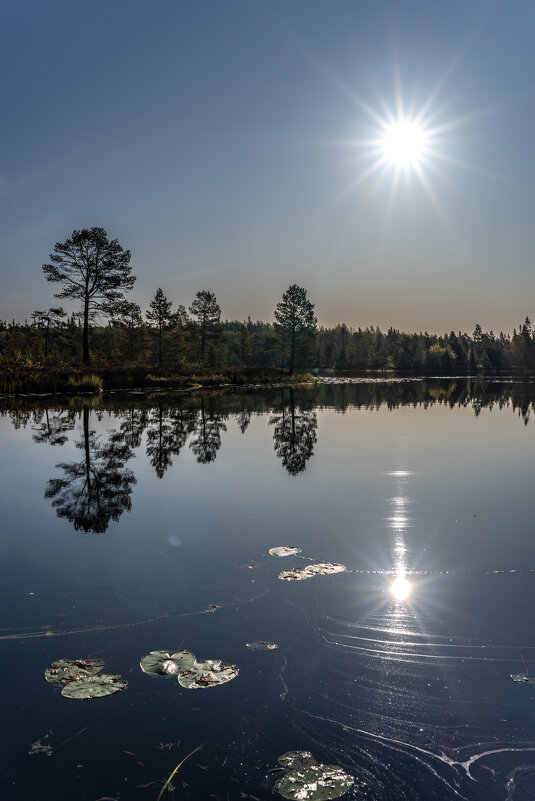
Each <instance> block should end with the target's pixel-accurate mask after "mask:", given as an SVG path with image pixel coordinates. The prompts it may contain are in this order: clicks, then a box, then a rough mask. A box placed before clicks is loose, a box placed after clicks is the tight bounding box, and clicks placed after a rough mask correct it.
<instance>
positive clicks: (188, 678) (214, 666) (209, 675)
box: [178, 659, 238, 690]
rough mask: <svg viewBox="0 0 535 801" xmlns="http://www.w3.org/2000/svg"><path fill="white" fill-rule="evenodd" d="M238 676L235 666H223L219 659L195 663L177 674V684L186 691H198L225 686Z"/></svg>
mask: <svg viewBox="0 0 535 801" xmlns="http://www.w3.org/2000/svg"><path fill="white" fill-rule="evenodd" d="M237 675H238V668H237V667H236V665H225V664H223V662H221V660H220V659H205V660H204V662H197V660H195V663H194V664H193V665H192V666H191V667H190V668H188V669H186V670H183V671H182V670H181V671H180V673H179V674H178V683H179V684H180V686H181V687H186V688H187V689H188V690H200V689H203V688H204V687H215V686H216V685H218V684H226V682H227V681H231V680H232V679H235V678H236V676H237Z"/></svg>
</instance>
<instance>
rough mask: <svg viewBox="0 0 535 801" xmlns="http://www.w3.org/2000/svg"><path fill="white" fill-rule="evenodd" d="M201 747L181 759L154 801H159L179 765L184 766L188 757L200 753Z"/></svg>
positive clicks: (202, 744)
mask: <svg viewBox="0 0 535 801" xmlns="http://www.w3.org/2000/svg"><path fill="white" fill-rule="evenodd" d="M203 746H204V743H201V745H198V746H197V748H194V749H193V751H190V752H189V754H188V755H187V756H185V757H184V759H182V760H181V761H180V762H179V763H178V765H177V766H176V768H175V769H174V771H173V772H172V773H171V775H170V776H169V778H168V779H167V781H166V782H165V784H164V786H163V787H162V789H161V790H160V794H159V796H158V798H157V799H156V801H160V798H161V797H162V795H163V793H164V790H165V788H166V787H167V785H168V784H169V782H170V781H171V779H172V778H173V776H174V775H175V773H176V772H177V770H178V769H179V767H180V766H181V765H183V764H184V762H185V761H186V759H189V758H190V756H193V754H195V753H197V751H200V750H201V748H203Z"/></svg>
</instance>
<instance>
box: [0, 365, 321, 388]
mask: <svg viewBox="0 0 535 801" xmlns="http://www.w3.org/2000/svg"><path fill="white" fill-rule="evenodd" d="M313 380H314V376H312V375H311V374H310V373H294V374H293V375H289V374H288V373H287V372H281V371H280V370H277V369H274V368H257V367H225V368H218V369H217V370H216V371H214V370H213V369H210V368H207V367H201V366H199V365H188V366H182V367H181V368H180V369H179V370H170V371H167V370H163V369H156V370H155V368H154V367H153V366H150V365H107V366H95V365H91V366H86V365H68V364H61V365H47V364H32V365H28V364H21V363H19V362H3V363H0V392H1V393H5V394H9V395H16V394H21V393H31V392H37V393H39V392H52V393H53V394H59V393H69V394H77V393H86V392H90V393H98V392H102V391H103V390H107V389H128V388H131V387H139V388H150V387H154V388H162V389H163V388H165V389H190V388H193V387H197V388H198V387H204V386H207V387H208V386H210V387H213V386H225V385H229V384H230V385H239V386H243V385H250V384H253V385H260V384H261V385H270V384H281V383H283V384H299V383H303V382H308V381H313Z"/></svg>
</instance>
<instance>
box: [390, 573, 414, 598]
mask: <svg viewBox="0 0 535 801" xmlns="http://www.w3.org/2000/svg"><path fill="white" fill-rule="evenodd" d="M390 592H391V593H392V595H393V596H394V598H395V599H396V600H397V601H405V600H406V599H407V598H408V597H409V595H410V593H411V585H410V583H409V582H408V581H407V579H406V578H405V576H398V577H397V579H396V580H395V581H394V582H393V583H392V584H391V586H390Z"/></svg>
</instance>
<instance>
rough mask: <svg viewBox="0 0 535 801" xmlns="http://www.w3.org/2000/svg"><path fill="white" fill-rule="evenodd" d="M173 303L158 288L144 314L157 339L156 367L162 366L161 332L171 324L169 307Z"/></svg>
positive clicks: (171, 315)
mask: <svg viewBox="0 0 535 801" xmlns="http://www.w3.org/2000/svg"><path fill="white" fill-rule="evenodd" d="M172 305H173V303H172V301H170V300H167V297H166V296H165V294H164V292H163V289H161V288H158V289H157V290H156V294H155V295H154V298H153V300H151V302H150V309H148V311H147V312H146V315H147V320H148V321H149V324H150V325H151V328H153V329H154V330H155V331H156V334H157V337H158V367H161V366H162V338H163V332H164V331H165V330H166V328H169V326H170V325H171V323H172V322H173V314H172V312H171V307H172Z"/></svg>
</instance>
